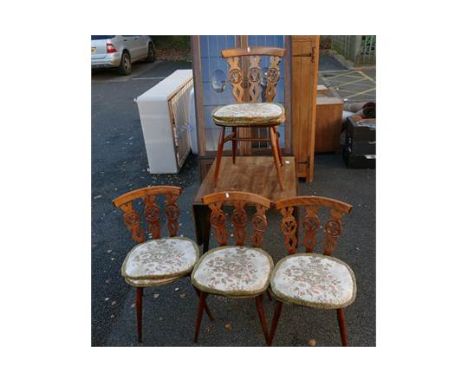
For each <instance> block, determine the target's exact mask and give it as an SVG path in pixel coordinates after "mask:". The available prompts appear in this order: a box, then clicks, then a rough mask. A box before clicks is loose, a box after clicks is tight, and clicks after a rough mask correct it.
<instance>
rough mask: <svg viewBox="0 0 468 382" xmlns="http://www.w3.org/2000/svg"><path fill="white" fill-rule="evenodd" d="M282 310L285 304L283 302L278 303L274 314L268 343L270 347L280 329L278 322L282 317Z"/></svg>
mask: <svg viewBox="0 0 468 382" xmlns="http://www.w3.org/2000/svg"><path fill="white" fill-rule="evenodd" d="M282 309H283V303H282V302H281V301H276V305H275V312H274V313H273V319H272V321H271V329H270V339H269V341H268V346H271V344H272V343H273V338H274V337H275V333H276V328H277V327H278V321H279V318H280V316H281V310H282Z"/></svg>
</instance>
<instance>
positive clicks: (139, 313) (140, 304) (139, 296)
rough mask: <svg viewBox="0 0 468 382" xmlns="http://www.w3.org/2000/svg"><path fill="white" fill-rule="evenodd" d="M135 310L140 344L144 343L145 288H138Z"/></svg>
mask: <svg viewBox="0 0 468 382" xmlns="http://www.w3.org/2000/svg"><path fill="white" fill-rule="evenodd" d="M135 308H136V316H137V333H138V342H142V318H143V315H142V313H143V288H136V301H135Z"/></svg>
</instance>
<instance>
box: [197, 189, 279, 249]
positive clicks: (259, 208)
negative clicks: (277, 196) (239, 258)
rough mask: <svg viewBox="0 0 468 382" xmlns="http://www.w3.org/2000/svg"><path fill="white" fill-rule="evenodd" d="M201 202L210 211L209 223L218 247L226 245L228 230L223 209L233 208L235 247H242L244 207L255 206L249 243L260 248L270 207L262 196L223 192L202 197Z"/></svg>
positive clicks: (244, 229) (245, 217)
mask: <svg viewBox="0 0 468 382" xmlns="http://www.w3.org/2000/svg"><path fill="white" fill-rule="evenodd" d="M202 202H203V203H204V204H206V205H208V207H209V208H210V210H211V214H210V223H211V226H212V227H213V230H214V234H215V238H216V241H217V242H218V244H219V245H220V246H224V245H227V242H228V230H227V227H226V223H227V216H226V213H225V212H224V211H223V207H224V206H226V205H230V206H233V207H234V210H233V213H232V224H233V226H234V240H235V243H236V245H244V244H245V241H246V237H247V223H248V215H247V211H246V209H245V207H246V206H247V205H253V206H255V213H254V215H253V217H252V227H253V234H252V237H251V242H252V246H253V247H261V246H262V243H263V238H264V235H265V231H266V229H267V225H268V223H267V218H266V214H265V213H266V211H267V210H268V209H269V208H270V207H271V201H270V200H269V199H267V198H264V197H263V196H260V195H256V194H253V193H249V192H241V191H225V192H216V193H212V194H208V195H205V196H204V197H202Z"/></svg>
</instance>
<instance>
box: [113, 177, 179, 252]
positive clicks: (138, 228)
mask: <svg viewBox="0 0 468 382" xmlns="http://www.w3.org/2000/svg"><path fill="white" fill-rule="evenodd" d="M181 193H182V188H181V187H176V186H150V187H144V188H139V189H136V190H133V191H130V192H127V193H125V194H122V195H120V196H118V197H117V198H115V199H114V200H113V203H114V206H116V207H117V208H119V209H121V210H122V211H123V217H124V222H125V225H126V226H127V228H128V230H129V231H130V233H131V235H132V239H133V240H135V241H136V242H137V243H142V242H144V241H145V230H144V228H143V226H142V221H141V219H140V215H139V214H138V212H137V211H136V210H135V207H134V205H133V203H134V201H135V200H137V199H142V200H143V203H144V210H143V215H144V218H145V220H146V223H147V228H148V231H149V233H151V237H152V238H153V239H159V238H160V237H161V209H160V207H159V205H158V203H157V200H156V197H157V196H159V195H163V196H164V197H165V202H164V204H165V205H164V213H165V215H166V219H167V226H168V231H169V236H170V237H173V236H176V235H177V232H178V229H179V222H178V219H179V215H180V211H179V207H178V206H177V199H178V197H179V196H180V194H181Z"/></svg>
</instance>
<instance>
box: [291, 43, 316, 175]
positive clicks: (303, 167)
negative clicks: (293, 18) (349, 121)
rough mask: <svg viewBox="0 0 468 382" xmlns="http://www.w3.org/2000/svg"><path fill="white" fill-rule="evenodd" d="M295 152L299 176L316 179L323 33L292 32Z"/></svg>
mask: <svg viewBox="0 0 468 382" xmlns="http://www.w3.org/2000/svg"><path fill="white" fill-rule="evenodd" d="M291 39H292V125H293V137H292V139H293V145H292V147H293V153H294V156H295V157H296V166H297V176H298V177H305V178H306V180H307V181H311V180H312V179H313V171H314V155H313V153H314V146H315V113H316V110H315V99H316V95H317V81H318V79H317V75H318V51H319V36H292V38H291Z"/></svg>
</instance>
